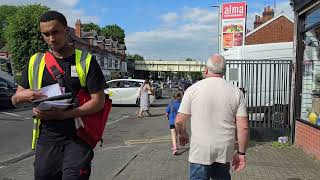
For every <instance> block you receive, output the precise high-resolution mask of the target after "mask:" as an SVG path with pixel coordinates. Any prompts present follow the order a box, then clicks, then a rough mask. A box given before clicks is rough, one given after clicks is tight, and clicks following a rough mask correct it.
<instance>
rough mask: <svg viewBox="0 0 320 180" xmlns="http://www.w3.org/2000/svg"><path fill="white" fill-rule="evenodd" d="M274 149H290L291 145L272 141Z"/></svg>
mask: <svg viewBox="0 0 320 180" xmlns="http://www.w3.org/2000/svg"><path fill="white" fill-rule="evenodd" d="M271 146H272V147H290V146H291V145H290V144H289V143H288V142H287V143H279V142H278V141H272V143H271Z"/></svg>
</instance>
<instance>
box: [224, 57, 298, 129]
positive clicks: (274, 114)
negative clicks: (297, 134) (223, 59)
mask: <svg viewBox="0 0 320 180" xmlns="http://www.w3.org/2000/svg"><path fill="white" fill-rule="evenodd" d="M291 77H292V61H291V60H281V59H279V60H227V70H226V76H225V78H226V80H228V81H230V82H232V83H233V84H234V85H236V86H237V87H239V88H240V89H241V90H243V92H244V93H245V98H246V103H247V106H248V113H249V120H250V126H251V127H255V128H275V129H277V128H280V129H281V128H282V129H289V128H290V120H289V117H290V116H289V112H290V96H291Z"/></svg>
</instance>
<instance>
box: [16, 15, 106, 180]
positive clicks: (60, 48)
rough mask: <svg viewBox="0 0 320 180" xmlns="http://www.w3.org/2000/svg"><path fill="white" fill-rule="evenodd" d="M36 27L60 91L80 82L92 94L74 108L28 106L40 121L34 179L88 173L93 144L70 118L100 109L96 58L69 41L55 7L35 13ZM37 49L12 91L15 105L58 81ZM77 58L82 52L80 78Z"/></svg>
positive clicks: (70, 178) (73, 178)
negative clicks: (57, 71)
mask: <svg viewBox="0 0 320 180" xmlns="http://www.w3.org/2000/svg"><path fill="white" fill-rule="evenodd" d="M40 32H41V34H42V36H43V38H44V40H45V42H46V43H47V44H48V47H49V51H50V53H51V54H52V55H53V56H54V57H55V59H56V61H57V63H58V64H59V66H60V67H61V68H62V70H63V71H64V72H65V73H64V77H65V78H63V83H62V84H64V87H61V83H59V86H60V88H61V89H62V91H65V92H61V93H62V94H63V93H68V92H74V93H77V92H78V91H79V90H80V88H85V89H87V91H88V92H89V93H90V96H91V100H89V101H88V102H86V103H85V104H83V105H82V106H80V107H77V108H72V106H71V107H68V108H65V107H63V108H51V109H48V110H40V109H41V108H40V109H38V108H37V107H36V108H33V113H34V115H35V116H36V117H37V118H39V119H40V121H41V126H40V129H41V131H40V135H39V139H38V142H37V146H36V156H35V163H34V167H35V179H36V180H58V179H64V180H80V179H81V180H82V179H83V180H84V179H89V176H90V172H91V161H92V158H93V149H92V147H91V146H89V145H88V144H86V143H85V142H84V141H82V140H80V139H79V138H78V137H77V134H76V128H75V123H74V118H75V117H81V116H83V115H88V114H91V113H95V112H97V111H100V110H101V109H103V106H104V102H105V94H104V92H103V90H104V88H105V79H104V76H103V74H102V72H101V69H100V67H99V65H98V63H97V61H96V59H95V58H94V57H93V56H92V55H91V54H90V53H84V51H81V50H78V49H74V47H71V46H70V45H69V44H68V26H67V21H66V18H65V17H64V15H62V14H61V13H59V12H56V11H48V12H46V13H44V14H43V15H42V16H41V17H40ZM42 53H44V52H42ZM42 53H37V54H35V55H34V56H32V57H31V58H30V62H29V65H28V66H26V68H25V70H24V72H23V74H22V80H21V82H19V86H18V88H17V92H16V94H15V95H14V96H13V97H12V103H13V104H14V105H18V104H19V103H22V102H32V101H34V100H37V99H41V98H44V97H46V92H44V91H43V92H41V88H45V87H46V86H50V85H54V84H56V83H58V82H57V80H55V79H54V78H53V77H52V76H51V75H52V72H49V70H48V67H45V66H44V64H45V63H44V62H45V56H46V55H44V56H43V54H42ZM41 54H42V56H41ZM80 58H81V60H83V58H85V59H84V60H85V62H86V66H85V67H86V68H87V69H86V70H85V71H84V72H85V78H84V79H83V78H82V79H81V76H79V74H78V64H77V63H79V62H80ZM76 65H77V67H76ZM83 85H84V86H85V87H83ZM47 90H48V89H47ZM49 90H50V89H49ZM47 95H48V94H47ZM49 96H50V95H49ZM54 96H55V95H54ZM57 103H58V105H57ZM60 105H61V102H60ZM53 106H55V105H53ZM55 107H59V102H56V106H55Z"/></svg>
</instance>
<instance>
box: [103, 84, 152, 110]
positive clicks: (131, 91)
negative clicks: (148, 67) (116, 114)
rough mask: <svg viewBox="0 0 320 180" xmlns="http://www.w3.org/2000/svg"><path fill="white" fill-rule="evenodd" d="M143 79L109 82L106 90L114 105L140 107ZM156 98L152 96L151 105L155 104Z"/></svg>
mask: <svg viewBox="0 0 320 180" xmlns="http://www.w3.org/2000/svg"><path fill="white" fill-rule="evenodd" d="M143 82H144V80H143V79H115V80H111V81H108V82H107V88H106V89H105V90H104V93H105V94H108V95H109V97H110V99H112V104H136V105H139V104H140V101H139V92H140V87H141V85H142V84H143ZM155 99H156V97H155V96H154V95H151V96H150V104H154V103H155Z"/></svg>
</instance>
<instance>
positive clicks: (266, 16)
mask: <svg viewBox="0 0 320 180" xmlns="http://www.w3.org/2000/svg"><path fill="white" fill-rule="evenodd" d="M273 17H274V11H273V9H272V8H271V7H270V6H268V7H265V8H264V11H263V13H262V23H265V22H267V21H269V20H270V19H272V18H273Z"/></svg>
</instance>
